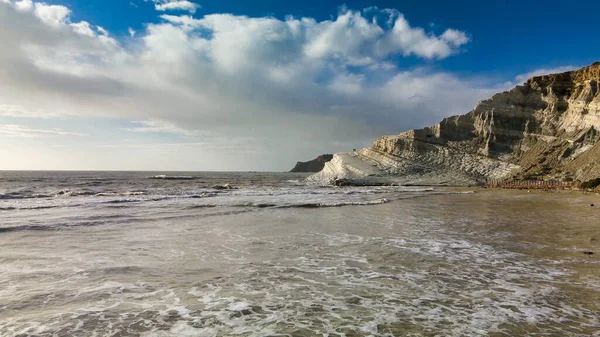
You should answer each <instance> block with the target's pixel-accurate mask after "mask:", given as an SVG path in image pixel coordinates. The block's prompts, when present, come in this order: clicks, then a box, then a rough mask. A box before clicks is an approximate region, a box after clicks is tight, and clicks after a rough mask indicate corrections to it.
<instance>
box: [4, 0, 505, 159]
mask: <svg viewBox="0 0 600 337" xmlns="http://www.w3.org/2000/svg"><path fill="white" fill-rule="evenodd" d="M162 3H166V2H161V4H162ZM32 6H33V7H32V8H36V11H35V12H34V10H33V9H29V10H24V11H22V10H19V9H18V8H17V5H16V4H15V3H4V2H0V41H1V42H2V44H3V48H1V49H0V62H2V64H3V67H2V71H0V102H2V103H3V104H4V105H5V106H4V110H2V108H3V107H0V117H6V118H8V117H12V118H25V117H29V118H42V116H48V115H46V114H45V112H48V111H52V112H53V111H59V112H60V113H61V115H69V116H79V117H78V118H80V119H82V120H84V121H88V122H89V121H90V120H91V119H92V118H94V121H97V118H99V117H102V118H110V119H118V120H119V121H121V122H120V123H119V124H118V125H119V127H114V125H113V127H112V128H109V127H105V128H103V129H102V130H96V131H94V132H88V130H83V131H84V132H85V133H86V134H95V132H98V133H102V135H103V137H104V138H103V137H99V138H93V137H91V136H90V137H86V138H85V140H86V142H91V140H90V139H97V142H98V143H101V144H104V143H105V142H106V141H105V138H107V139H108V138H110V137H113V139H122V138H123V134H127V138H130V137H133V138H136V139H138V140H139V141H140V144H141V143H143V144H154V143H156V142H157V140H156V139H155V138H160V139H167V138H168V139H169V141H173V139H175V138H177V137H181V136H185V137H188V138H193V139H190V140H193V143H194V144H195V145H194V146H193V149H192V146H182V150H181V152H180V153H179V152H178V151H171V152H169V153H168V156H169V158H170V160H172V162H174V163H176V162H181V163H187V160H188V158H191V157H201V158H203V159H202V160H204V162H203V163H204V164H202V165H208V166H197V167H196V166H194V167H180V168H181V169H186V168H189V169H192V168H195V169H250V168H252V169H284V168H287V166H288V165H293V163H295V162H296V161H297V160H298V158H305V157H306V158H310V157H314V155H315V154H318V153H324V152H336V151H344V150H349V149H351V148H359V147H361V146H366V145H368V144H369V143H371V142H372V140H373V139H374V138H375V137H377V136H379V135H381V134H387V133H398V132H401V131H404V130H406V129H408V128H413V127H418V126H423V125H427V124H433V123H435V122H437V121H438V120H439V119H440V118H441V117H444V116H448V115H451V114H457V113H465V112H467V111H468V110H470V109H471V108H472V106H473V105H474V104H475V103H476V102H477V101H478V100H479V99H483V98H486V97H487V96H488V95H490V94H491V93H492V91H493V89H490V88H493V85H488V84H486V83H482V82H480V81H477V80H473V79H465V78H460V77H458V76H456V75H453V74H450V73H444V72H439V71H433V70H431V69H432V68H415V69H410V70H407V71H399V70H398V68H399V67H397V66H398V65H399V62H398V58H399V57H402V56H403V55H413V56H417V57H418V58H421V59H426V60H430V59H439V58H444V57H450V56H451V55H453V54H456V53H459V52H460V51H461V48H463V46H464V45H465V44H466V43H468V41H469V38H468V36H467V34H466V33H464V32H461V31H460V30H458V29H455V28H452V29H448V30H446V32H444V33H443V34H441V35H435V34H433V33H431V32H427V31H425V30H424V29H422V28H419V27H413V26H410V25H409V24H408V21H407V20H406V19H405V18H404V17H403V16H402V15H401V14H400V13H398V12H397V11H392V10H378V9H370V10H369V11H363V12H357V11H352V10H342V11H341V12H340V13H338V15H337V17H335V18H334V19H332V20H325V21H317V20H315V19H313V18H292V17H288V18H286V19H285V20H278V19H276V18H270V17H263V18H250V17H246V16H236V15H232V14H212V15H205V16H203V17H200V18H193V17H191V16H187V15H184V16H173V15H161V16H160V17H161V18H162V21H160V22H159V23H154V24H146V25H144V27H146V28H145V29H144V31H140V32H138V33H135V32H134V31H133V29H131V30H130V35H131V36H132V39H131V40H132V41H131V40H130V39H127V42H126V43H121V42H120V41H118V40H117V39H115V38H112V37H110V36H109V34H108V32H106V33H103V31H102V30H101V29H100V28H99V27H98V26H94V25H93V24H92V23H88V22H83V21H82V22H71V19H70V16H69V15H70V11H69V10H68V8H66V7H63V6H57V7H61V9H60V10H59V9H52V10H50V9H47V8H46V7H43V6H48V5H41V4H39V3H32ZM40 6H41V7H40ZM38 7H39V8H46V11H47V13H46V14H47V15H46V14H44V15H42V14H40V13H38V11H37V8H38ZM42 12H43V11H42ZM50 13H54V14H52V15H50ZM374 16H376V17H377V20H375V19H374ZM74 17H75V16H74ZM132 24H133V23H132ZM136 24H137V23H136ZM96 32H98V33H96ZM429 63H430V61H427V62H426V64H429ZM33 103H35V106H33V105H32V106H30V104H33ZM7 106H9V107H8V108H7ZM19 106H25V107H26V108H22V107H19ZM21 108H22V109H21ZM36 109H37V110H36ZM126 121H129V124H125V125H127V127H125V129H126V130H123V129H124V127H123V122H126ZM131 121H138V122H131ZM3 122H4V121H3ZM36 122H40V121H36ZM50 122H51V121H48V120H47V119H46V120H42V121H41V122H40V123H42V124H40V125H44V126H45V125H51V123H50ZM52 122H53V121H52ZM43 123H47V124H43ZM15 124H21V123H15ZM86 124H90V125H92V126H94V125H95V124H94V123H92V122H89V123H86ZM10 125H12V124H10ZM36 125H37V124H36ZM55 125H56V124H52V126H55ZM67 129H72V128H67ZM3 130H4V131H3V134H7V133H8V132H11V133H12V134H27V131H26V130H29V134H32V133H35V132H34V131H35V130H37V131H43V130H46V131H48V130H50V132H51V133H52V132H54V133H55V134H56V133H57V132H58V133H60V132H62V133H65V131H62V130H54V129H52V128H48V129H46V128H44V127H41V126H39V125H37V126H36V128H27V127H24V126H14V125H13V126H10V127H7V126H4V127H3ZM76 130H82V129H79V128H76ZM67 133H68V132H67ZM37 134H40V133H39V132H38V133H37ZM63 135H64V134H63ZM209 135H210V137H209ZM153 137H154V138H153ZM207 138H210V139H211V140H210V141H208V140H206V139H207ZM219 144H223V145H219ZM227 144H233V145H231V146H228V145H227ZM3 145H4V144H3ZM14 146H15V148H19V149H21V148H22V146H21V145H19V144H16V145H14ZM40 146H44V144H41V145H40ZM82 146H83V145H82ZM90 146H91V145H90ZM0 150H1V149H0ZM64 155H68V154H64ZM110 155H112V153H107V157H103V160H104V161H103V162H100V161H99V162H98V163H99V164H98V168H106V166H105V165H107V164H106V163H109V162H112V163H115V165H124V164H121V163H135V162H137V161H139V162H140V163H151V162H152V161H150V159H148V161H146V160H145V159H144V158H145V157H144V158H141V157H140V156H142V155H144V156H145V155H148V156H150V154H141V153H139V152H136V151H134V150H131V151H130V152H127V151H126V149H123V151H118V152H117V153H115V154H114V156H115V157H114V158H113V159H111V157H110ZM178 159H179V161H178ZM111 160H112V161H111ZM136 160H137V161H136ZM91 162H92V161H90V163H91ZM135 165H136V166H134V167H131V168H139V167H140V166H137V165H141V164H135ZM180 165H183V164H180ZM199 165H200V164H199ZM81 168H83V167H81ZM87 168H89V167H87ZM118 168H122V169H127V167H123V166H118ZM150 168H151V167H147V169H150Z"/></svg>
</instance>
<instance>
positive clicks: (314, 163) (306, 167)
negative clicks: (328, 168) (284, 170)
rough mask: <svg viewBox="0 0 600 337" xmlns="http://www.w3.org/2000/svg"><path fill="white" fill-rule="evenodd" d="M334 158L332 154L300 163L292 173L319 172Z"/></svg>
mask: <svg viewBox="0 0 600 337" xmlns="http://www.w3.org/2000/svg"><path fill="white" fill-rule="evenodd" d="M332 158H333V155H332V154H322V155H320V156H318V157H317V158H315V159H313V160H309V161H305V162H301V161H299V162H297V163H296V166H294V168H293V169H292V170H291V171H290V172H319V171H321V170H322V169H323V167H325V163H327V162H328V161H330V160H331V159H332Z"/></svg>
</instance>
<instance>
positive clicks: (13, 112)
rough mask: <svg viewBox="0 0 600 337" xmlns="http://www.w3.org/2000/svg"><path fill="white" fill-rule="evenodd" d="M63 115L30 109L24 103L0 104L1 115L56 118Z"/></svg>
mask: <svg viewBox="0 0 600 337" xmlns="http://www.w3.org/2000/svg"><path fill="white" fill-rule="evenodd" d="M60 116H62V115H61V114H59V113H55V112H46V111H42V110H40V109H28V108H26V107H24V106H22V105H16V104H15V105H12V104H0V117H14V118H41V119H47V118H56V117H60Z"/></svg>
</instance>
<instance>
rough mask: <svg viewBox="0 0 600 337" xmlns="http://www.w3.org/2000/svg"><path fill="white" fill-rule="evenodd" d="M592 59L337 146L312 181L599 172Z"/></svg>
mask: <svg viewBox="0 0 600 337" xmlns="http://www.w3.org/2000/svg"><path fill="white" fill-rule="evenodd" d="M599 81H600V62H596V63H594V64H592V65H591V66H589V67H585V68H582V69H579V70H574V71H569V72H565V73H560V74H551V75H545V76H537V77H533V78H530V79H529V80H527V82H525V83H524V84H523V85H519V86H516V87H515V88H513V89H511V90H509V91H505V92H502V93H498V94H496V95H494V96H493V97H492V98H490V99H487V100H484V101H481V102H479V103H478V104H477V105H476V106H475V108H474V109H473V110H472V111H470V112H469V113H467V114H464V115H458V116H452V117H448V118H445V119H443V120H442V121H441V122H440V123H438V124H436V125H434V126H431V127H426V128H423V129H416V130H410V131H407V132H404V133H401V134H399V135H395V136H383V137H380V138H379V139H377V140H376V141H375V143H373V145H372V146H371V147H368V148H365V149H362V150H360V151H358V152H350V153H338V154H335V155H334V156H333V159H332V160H331V161H330V162H328V163H327V164H325V167H324V168H323V170H321V171H320V172H319V173H317V174H315V175H312V176H311V177H310V178H309V179H310V180H314V181H322V182H331V181H332V180H335V179H344V180H345V181H348V179H355V180H357V181H369V182H374V183H382V182H386V183H397V184H416V185H417V184H418V185H456V186H464V185H474V184H484V183H489V182H490V181H511V180H512V181H515V180H557V181H582V182H583V181H588V180H591V179H595V178H599V177H600V94H599V88H598V86H599Z"/></svg>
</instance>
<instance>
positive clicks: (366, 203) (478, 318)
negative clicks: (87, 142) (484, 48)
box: [0, 172, 600, 337]
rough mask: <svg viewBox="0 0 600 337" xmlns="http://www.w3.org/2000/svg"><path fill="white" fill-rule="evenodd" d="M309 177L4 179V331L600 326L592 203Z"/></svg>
mask: <svg viewBox="0 0 600 337" xmlns="http://www.w3.org/2000/svg"><path fill="white" fill-rule="evenodd" d="M305 177H306V175H302V174H289V173H287V174H283V173H198V172H191V173H160V172H157V173H140V172H135V173H121V172H0V336H2V337H9V336H145V337H150V336H154V337H162V336H347V337H350V336H600V259H599V255H600V242H599V241H600V222H599V221H598V219H599V218H600V209H599V208H598V207H590V203H593V202H594V201H596V203H597V204H599V206H600V202H599V201H598V197H597V196H583V195H579V194H569V193H525V192H515V191H498V190H496V191H488V190H476V191H469V190H464V189H461V190H451V189H443V188H417V187H342V188H340V187H325V186H319V185H314V184H308V183H304V182H303V181H304V178H305ZM223 184H230V185H231V186H232V187H235V188H234V189H215V188H213V186H214V185H223ZM584 252H595V254H593V255H589V254H585V253H584Z"/></svg>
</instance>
